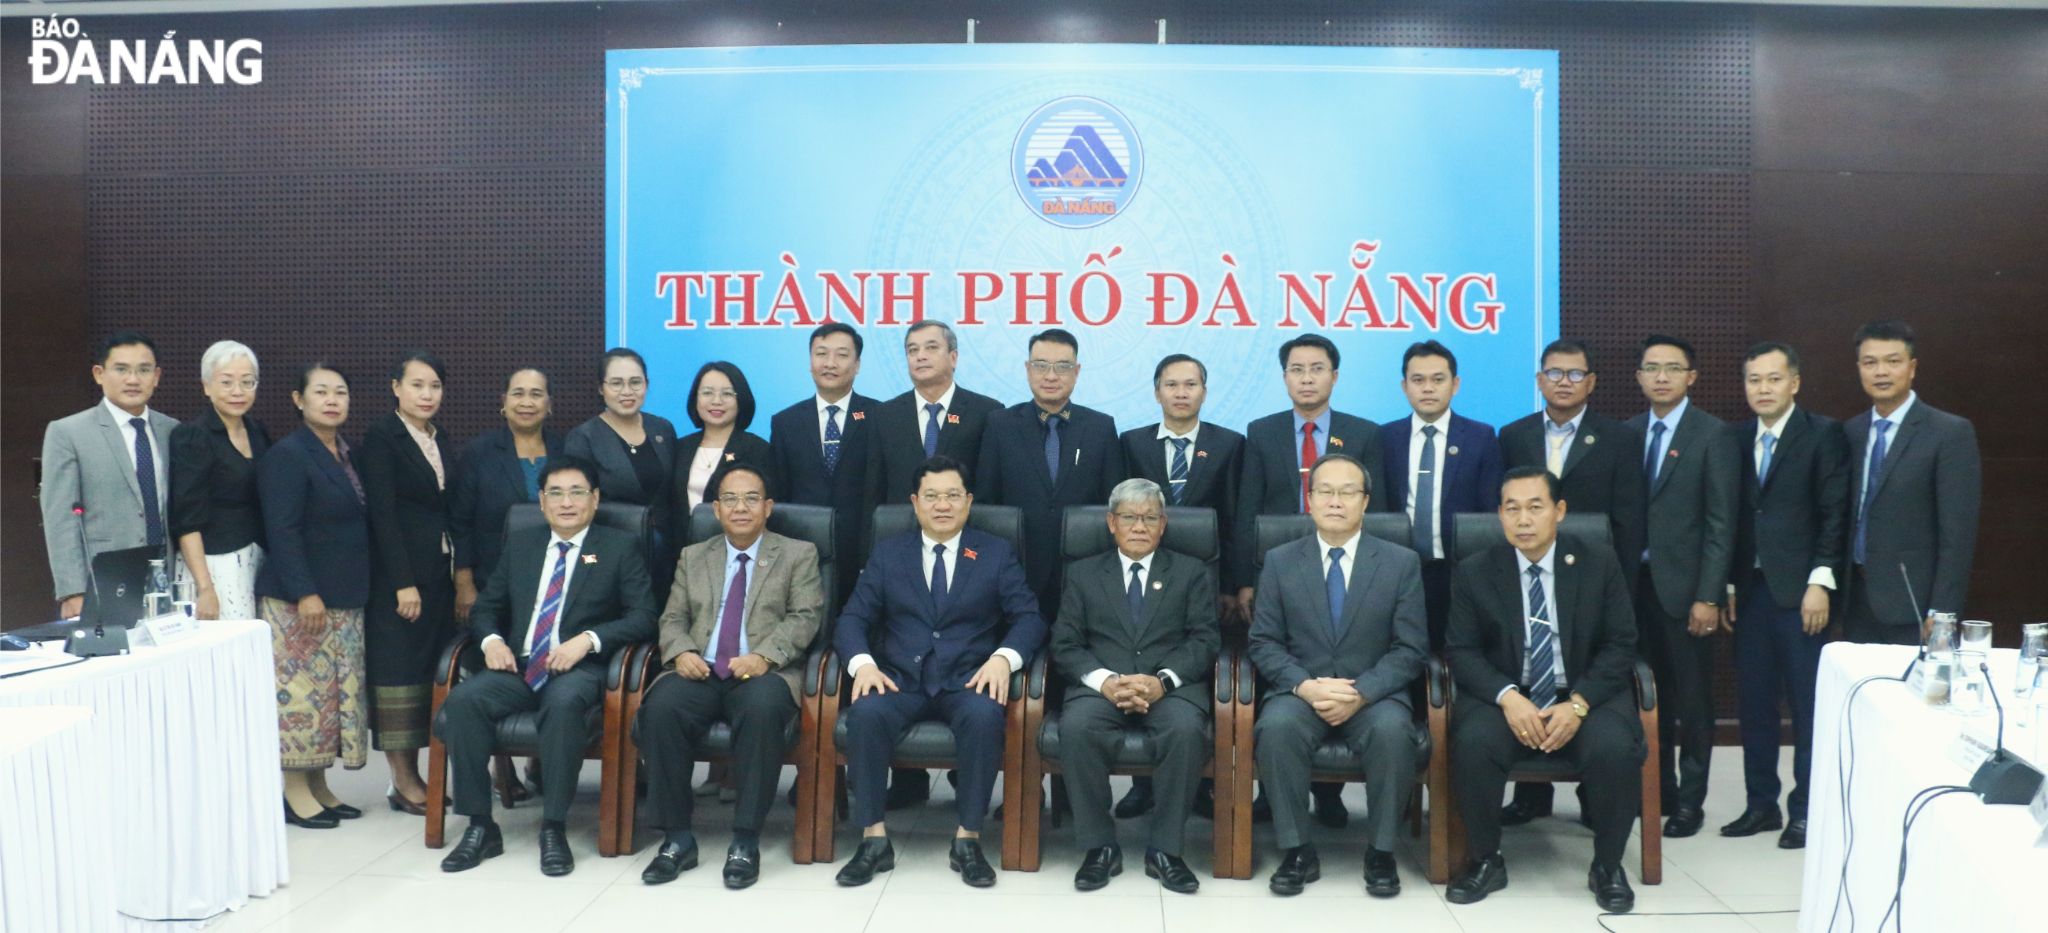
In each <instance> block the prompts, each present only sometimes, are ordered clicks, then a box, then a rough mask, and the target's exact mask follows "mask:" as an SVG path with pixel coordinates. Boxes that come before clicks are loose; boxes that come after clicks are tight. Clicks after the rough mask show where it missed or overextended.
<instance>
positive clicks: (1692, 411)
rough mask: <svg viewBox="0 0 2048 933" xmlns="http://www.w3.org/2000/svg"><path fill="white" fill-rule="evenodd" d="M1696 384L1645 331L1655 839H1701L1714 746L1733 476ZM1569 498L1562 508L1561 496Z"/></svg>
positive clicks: (1645, 598) (1682, 358)
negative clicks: (1658, 823)
mask: <svg viewBox="0 0 2048 933" xmlns="http://www.w3.org/2000/svg"><path fill="white" fill-rule="evenodd" d="M1698 378H1699V371H1698V370H1697V369H1695V368H1694V366H1693V351H1692V345H1691V344H1689V343H1687V342H1685V341H1684V340H1681V339H1679V338H1677V337H1669V336H1665V335H1662V334H1652V335H1650V336H1649V337H1647V338H1645V339H1644V340H1643V353H1642V357H1641V359H1640V361H1639V362H1638V363H1637V366H1636V381H1637V382H1638V383H1639V384H1641V386H1642V389H1643V395H1644V397H1646V398H1648V399H1649V400H1650V410H1649V411H1647V412H1645V413H1643V414H1640V415H1637V416H1635V417H1634V418H1632V419H1630V420H1629V423H1628V426H1629V427H1630V428H1632V429H1634V430H1635V431H1637V432H1638V433H1640V434H1641V435H1642V436H1643V438H1644V441H1643V446H1642V448H1641V452H1642V457H1643V481H1644V483H1645V485H1647V486H1648V487H1649V508H1648V512H1647V516H1646V520H1645V523H1644V531H1645V536H1646V538H1647V544H1646V545H1645V551H1644V554H1643V565H1642V570H1641V572H1640V573H1639V574H1638V575H1637V577H1636V581H1635V591H1636V624H1637V626H1638V628H1639V629H1640V635H1641V637H1640V638H1639V639H1638V642H1639V643H1640V644H1641V645H1642V648H1643V654H1644V656H1645V657H1646V659H1647V660H1648V661H1649V662H1650V669H1651V670H1652V671H1654V672H1655V673H1656V676H1657V684H1658V685H1659V686H1660V687H1662V688H1663V689H1662V690H1660V691H1659V692H1660V694H1661V701H1660V702H1659V703H1658V704H1657V715H1658V717H1659V718H1660V719H1661V720H1662V722H1661V723H1660V724H1659V726H1658V734H1659V735H1660V736H1661V737H1662V739H1663V743H1664V753H1663V755H1662V756H1661V757H1660V758H1659V761H1660V765H1661V767H1662V769H1663V781H1664V799H1665V800H1669V801H1671V803H1670V804H1667V806H1670V807H1672V813H1671V818H1670V819H1669V820H1666V821H1665V823H1664V834H1665V835H1666V836H1670V837H1673V838H1678V839H1682V838H1685V837H1687V836H1690V835H1693V834H1694V833H1697V832H1699V831H1700V825H1701V823H1702V822H1703V821H1704V820H1705V813H1704V811H1703V810H1702V808H1703V807H1704V806H1705V805H1706V802H1707V763H1708V761H1709V759H1710V757H1711V755H1712V753H1713V750H1714V643H1713V641H1711V638H1712V636H1713V634H1714V632H1715V631H1716V630H1717V629H1719V628H1720V625H1721V606H1722V604H1723V603H1724V602H1726V600H1727V598H1728V597H1727V590H1728V568H1729V563H1730V561H1731V559H1732V554H1733V552H1734V550H1735V507H1736V501H1737V499H1738V498H1740V495H1741V493H1740V490H1741V479H1740V473H1739V468H1738V466H1737V464H1736V456H1735V453H1734V451H1733V450H1732V449H1731V448H1730V445H1729V443H1728V425H1727V423H1726V422H1723V421H1722V420H1721V419H1719V418H1716V417H1714V416H1713V415H1710V414H1707V413H1706V411H1705V410H1704V409H1702V408H1700V407H1699V406H1698V405H1694V404H1692V403H1691V399H1690V398H1689V392H1690V391H1691V389H1692V384H1693V382H1694V381H1695V380H1697V379H1698ZM1567 501H1569V500H1567Z"/></svg>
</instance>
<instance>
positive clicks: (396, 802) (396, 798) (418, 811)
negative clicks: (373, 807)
mask: <svg viewBox="0 0 2048 933" xmlns="http://www.w3.org/2000/svg"><path fill="white" fill-rule="evenodd" d="M384 801H385V802H386V803H389V804H390V805H391V810H392V812H394V813H410V814H412V815H413V816H426V815H427V805H426V804H423V803H413V802H412V801H410V800H407V799H405V795H404V794H401V793H399V792H397V791H392V792H391V793H389V794H386V795H384Z"/></svg>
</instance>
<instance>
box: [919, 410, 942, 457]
mask: <svg viewBox="0 0 2048 933" xmlns="http://www.w3.org/2000/svg"><path fill="white" fill-rule="evenodd" d="M943 410H944V409H941V408H940V407H939V403H937V402H926V403H924V411H925V422H924V458H925V459H926V460H930V459H931V458H933V457H936V456H938V455H939V412H940V411H943Z"/></svg>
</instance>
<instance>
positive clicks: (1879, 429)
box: [1855, 418, 1892, 564]
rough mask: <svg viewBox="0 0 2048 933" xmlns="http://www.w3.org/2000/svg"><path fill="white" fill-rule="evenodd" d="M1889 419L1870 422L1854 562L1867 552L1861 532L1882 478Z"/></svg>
mask: <svg viewBox="0 0 2048 933" xmlns="http://www.w3.org/2000/svg"><path fill="white" fill-rule="evenodd" d="M1891 427H1892V423H1891V421H1889V420H1887V419H1884V418H1879V419H1877V420H1876V421H1874V422H1871V425H1870V430H1871V437H1870V463H1869V465H1867V466H1865V467H1864V468H1863V506H1862V507H1861V508H1859V509H1857V510H1856V554H1855V558H1856V562H1857V563H1859V564H1860V563H1863V560H1864V558H1865V557H1868V556H1869V552H1868V551H1867V549H1866V548H1865V547H1864V545H1863V532H1864V530H1865V527H1866V526H1867V525H1868V524H1869V519H1870V502H1871V500H1873V499H1876V498H1877V484H1878V483H1879V482H1880V481H1881V480H1883V479H1884V432H1886V431H1889V430H1891Z"/></svg>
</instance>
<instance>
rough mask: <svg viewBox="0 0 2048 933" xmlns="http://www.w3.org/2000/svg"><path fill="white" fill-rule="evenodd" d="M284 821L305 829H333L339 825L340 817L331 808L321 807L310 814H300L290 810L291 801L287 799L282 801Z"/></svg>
mask: <svg viewBox="0 0 2048 933" xmlns="http://www.w3.org/2000/svg"><path fill="white" fill-rule="evenodd" d="M284 821H285V822H286V823H288V824H290V825H292V826H304V827H305V828H307V829H333V828H334V827H336V826H340V825H341V817H339V816H336V815H335V814H334V812H333V811H331V810H324V809H323V810H321V811H320V812H318V813H315V814H313V815H312V816H300V815H298V814H297V813H295V812H293V811H292V802H291V801H289V800H287V801H285V802H284Z"/></svg>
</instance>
